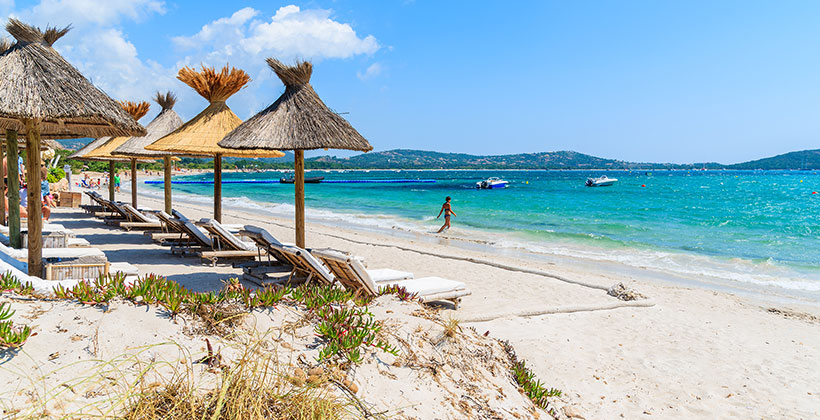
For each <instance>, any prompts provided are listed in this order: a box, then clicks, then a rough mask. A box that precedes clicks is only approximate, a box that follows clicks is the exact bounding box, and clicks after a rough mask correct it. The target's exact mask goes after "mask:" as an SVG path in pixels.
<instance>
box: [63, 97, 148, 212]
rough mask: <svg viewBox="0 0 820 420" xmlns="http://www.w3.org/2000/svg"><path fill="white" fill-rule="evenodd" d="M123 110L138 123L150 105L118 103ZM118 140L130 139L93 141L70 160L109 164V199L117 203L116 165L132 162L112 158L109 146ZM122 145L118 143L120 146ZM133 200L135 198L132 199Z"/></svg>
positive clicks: (128, 102) (121, 137)
mask: <svg viewBox="0 0 820 420" xmlns="http://www.w3.org/2000/svg"><path fill="white" fill-rule="evenodd" d="M118 103H119V104H120V106H121V107H122V109H124V110H125V112H127V113H128V114H129V115H131V118H133V119H134V121H138V120H139V119H140V118H142V117H144V116H145V114H146V113H148V109H149V105H148V103H147V102H132V101H118ZM118 139H123V140H125V139H128V137H123V136H118V137H110V136H109V137H103V138H99V139H96V140H94V141H92V142H91V143H89V144H87V145H86V146H85V147H83V148H82V149H80V150H78V151H76V152H74V153H72V154H71V155H70V156H69V157H68V158H69V159H79V160H95V161H99V162H108V199H109V200H111V201H116V197H115V191H116V190H115V185H114V176H115V169H116V168H115V165H116V164H117V163H129V162H131V161H132V160H131V159H128V158H124V157H119V156H112V155H111V154H110V153H108V152H110V151H111V150H112V149H111V147H109V146H108V145H109V144H110V143H111V142H113V141H116V140H118ZM119 144H120V143H117V145H119ZM132 167H133V170H134V171H136V161H134V162H133V165H132ZM132 198H133V197H132Z"/></svg>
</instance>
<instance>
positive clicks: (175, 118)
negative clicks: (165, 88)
mask: <svg viewBox="0 0 820 420" xmlns="http://www.w3.org/2000/svg"><path fill="white" fill-rule="evenodd" d="M154 101H156V103H157V104H159V106H160V107H162V111H160V113H159V115H157V116H156V117H154V119H153V120H152V121H151V122H150V123H148V125H147V126H146V127H145V130H146V131H148V134H147V135H145V136H143V137H131V138H130V139H128V140H127V141H126V142H125V143H123V144H122V145H121V146H119V147H117V148H116V149H114V151H113V152H111V154H112V155H115V156H132V157H142V158H160V157H163V156H170V155H171V153H169V152H158V151H156V150H145V146H148V145H149V144H151V143H153V142H155V141H157V140H158V139H159V138H161V137H164V136H165V135H166V134H168V133H170V132H172V131H174V130H176V129H177V128H179V126H181V125H182V118H179V115H178V114H177V113H176V111H174V110H173V108H174V104H176V101H177V97H176V95H174V94H173V93H171V92H166V93H164V94H163V93H159V92H157V94H156V97H155V98H154Z"/></svg>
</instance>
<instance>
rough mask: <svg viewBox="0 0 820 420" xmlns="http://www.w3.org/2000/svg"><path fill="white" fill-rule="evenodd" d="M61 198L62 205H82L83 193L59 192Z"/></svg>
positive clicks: (60, 203)
mask: <svg viewBox="0 0 820 420" xmlns="http://www.w3.org/2000/svg"><path fill="white" fill-rule="evenodd" d="M59 198H60V200H59V205H60V207H80V204H82V201H83V193H80V192H72V191H63V192H61V193H59Z"/></svg>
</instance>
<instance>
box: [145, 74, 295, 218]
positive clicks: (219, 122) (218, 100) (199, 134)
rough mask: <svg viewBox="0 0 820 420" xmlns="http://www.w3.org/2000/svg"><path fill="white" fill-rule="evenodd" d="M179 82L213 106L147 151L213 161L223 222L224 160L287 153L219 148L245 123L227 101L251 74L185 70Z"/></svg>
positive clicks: (217, 212) (216, 200)
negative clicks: (227, 135) (231, 132)
mask: <svg viewBox="0 0 820 420" xmlns="http://www.w3.org/2000/svg"><path fill="white" fill-rule="evenodd" d="M177 79H179V80H180V81H182V82H183V83H185V84H186V85H188V86H190V87H192V88H193V89H194V90H195V91H196V92H197V93H198V94H200V95H201V96H202V97H203V98H205V99H207V100H208V102H209V105H208V107H207V108H205V109H204V110H203V111H202V112H200V113H199V114H197V115H196V116H195V117H194V118H192V119H191V120H189V121H188V122H186V123H185V124H183V125H182V126H180V127H179V128H177V129H176V130H174V131H172V132H171V133H170V134H168V135H166V136H164V137H162V138H160V139H158V140H157V141H155V142H153V143H151V144H149V145H147V146H145V149H146V150H153V151H159V152H167V153H171V154H173V155H175V156H191V157H212V158H213V159H214V219H215V220H216V221H218V222H222V158H223V157H225V156H230V157H281V156H284V153H282V152H280V151H278V150H270V149H250V148H249V149H244V150H234V149H227V148H224V147H222V146H219V145H218V144H217V143H218V142H219V141H220V140H222V138H223V137H225V134H228V133H229V132H230V131H231V130H233V129H234V128H236V127H238V126H239V125H240V124H242V120H241V119H239V117H237V116H236V114H234V113H233V111H231V109H230V108H228V105H227V104H226V103H225V101H226V100H227V99H228V98H230V97H231V96H232V95H233V94H235V93H236V92H239V90H240V89H242V88H243V87H244V86H245V85H246V84H247V83H248V82H249V81H250V77H249V76H248V75H247V73H245V72H244V71H242V70H239V69H236V68H233V67H229V66H228V65H226V66H225V67H223V68H222V70H220V71H216V69H214V68H213V67H202V70H201V71H196V70H194V69H192V68H190V67H183V68H182V69H180V70H179V74H178V75H177ZM167 184H169V183H167Z"/></svg>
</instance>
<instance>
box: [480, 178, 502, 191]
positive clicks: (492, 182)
mask: <svg viewBox="0 0 820 420" xmlns="http://www.w3.org/2000/svg"><path fill="white" fill-rule="evenodd" d="M507 184H509V182H507V181H504V180H502V179H501V178H498V177H495V176H493V177H490V178H487V179H485V180H484V181H479V182H476V183H475V187H476V188H478V189H482V190H490V189H494V188H507Z"/></svg>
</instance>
